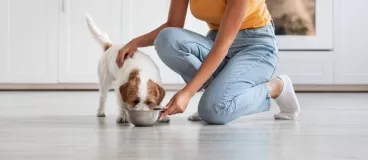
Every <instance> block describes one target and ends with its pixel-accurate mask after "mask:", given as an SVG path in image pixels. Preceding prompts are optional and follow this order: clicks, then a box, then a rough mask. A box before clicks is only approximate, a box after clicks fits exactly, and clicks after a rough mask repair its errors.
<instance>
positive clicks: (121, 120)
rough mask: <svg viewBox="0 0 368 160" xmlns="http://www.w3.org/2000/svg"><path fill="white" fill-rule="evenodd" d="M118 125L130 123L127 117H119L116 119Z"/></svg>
mask: <svg viewBox="0 0 368 160" xmlns="http://www.w3.org/2000/svg"><path fill="white" fill-rule="evenodd" d="M116 123H128V120H127V119H126V118H125V117H122V116H119V117H118V118H117V119H116Z"/></svg>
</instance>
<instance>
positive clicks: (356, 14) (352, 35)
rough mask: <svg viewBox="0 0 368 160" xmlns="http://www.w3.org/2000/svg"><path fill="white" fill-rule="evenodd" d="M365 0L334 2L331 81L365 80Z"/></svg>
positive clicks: (367, 78) (367, 53) (367, 73)
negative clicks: (333, 77) (333, 53)
mask: <svg viewBox="0 0 368 160" xmlns="http://www.w3.org/2000/svg"><path fill="white" fill-rule="evenodd" d="M367 5H368V2H367V1H366V0H355V1H354V3H350V1H345V0H336V2H335V26H336V33H335V39H336V44H337V45H336V47H335V48H336V51H335V54H336V56H335V66H334V67H335V83H336V84H368V65H367V61H368V48H367V46H368V41H367V35H368V29H367V25H368V22H367V21H366V17H367V16H366V15H367V7H366V6H367Z"/></svg>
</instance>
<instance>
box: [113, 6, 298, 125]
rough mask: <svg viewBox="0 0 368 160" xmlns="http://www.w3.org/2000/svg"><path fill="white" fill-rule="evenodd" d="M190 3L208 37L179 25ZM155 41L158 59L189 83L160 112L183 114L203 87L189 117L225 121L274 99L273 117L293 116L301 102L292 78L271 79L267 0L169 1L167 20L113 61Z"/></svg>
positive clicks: (273, 54) (273, 59)
mask: <svg viewBox="0 0 368 160" xmlns="http://www.w3.org/2000/svg"><path fill="white" fill-rule="evenodd" d="M189 3H190V8H191V12H192V14H193V15H194V16H195V17H196V18H198V19H199V20H203V21H205V22H207V24H208V26H209V28H210V31H209V32H208V34H207V36H206V37H203V36H201V35H199V34H197V33H194V32H191V31H188V30H185V29H183V26H184V21H185V16H186V12H187V8H188V4H189ZM151 45H154V46H155V49H156V51H157V53H158V55H159V57H160V58H161V60H162V61H163V62H164V63H165V64H166V65H167V66H168V67H170V68H171V69H172V70H174V71H175V72H176V73H178V74H179V75H181V76H182V77H183V79H184V80H185V82H186V83H187V85H186V86H185V88H184V89H182V90H181V91H179V92H177V93H176V94H175V95H174V96H173V97H172V98H171V100H170V102H169V103H168V104H167V105H166V108H167V110H166V111H165V112H164V113H163V114H162V117H163V116H166V115H173V114H177V113H183V112H184V111H185V109H186V107H187V105H188V102H189V100H190V99H191V97H192V96H193V95H194V94H195V93H196V92H197V91H199V90H202V89H205V92H204V94H203V95H202V98H201V100H200V102H199V105H198V113H195V114H193V115H192V116H191V117H190V118H189V119H190V120H198V119H202V120H204V121H205V122H207V123H209V124H225V123H227V122H230V121H232V120H235V119H237V118H239V117H241V116H245V115H249V114H253V113H257V112H264V111H267V110H269V108H270V99H271V98H274V99H276V102H277V103H278V105H279V107H280V113H278V114H276V115H275V118H276V119H288V120H291V119H295V118H296V117H297V116H298V113H299V104H298V100H297V98H296V96H295V92H294V89H293V86H292V82H291V80H290V79H289V78H288V77H287V76H279V77H278V78H275V79H272V80H270V78H271V76H272V74H273V72H274V70H275V67H276V63H277V59H278V58H277V53H278V49H277V42H276V39H275V33H274V27H273V24H272V22H271V15H270V14H269V12H268V10H267V6H266V4H265V0H190V2H189V0H172V1H171V5H170V11H169V16H168V20H167V22H166V23H164V24H163V25H161V26H160V27H158V28H157V29H155V30H153V31H152V32H150V33H147V34H145V35H143V36H140V37H137V38H135V39H133V40H131V41H130V42H129V43H128V44H126V45H125V46H124V47H123V48H122V49H121V50H120V52H119V56H118V58H117V64H118V65H119V66H121V65H122V64H123V62H124V58H125V57H126V56H128V57H131V56H132V55H133V53H134V52H135V51H136V50H137V48H138V47H146V46H151Z"/></svg>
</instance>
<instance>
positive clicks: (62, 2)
mask: <svg viewBox="0 0 368 160" xmlns="http://www.w3.org/2000/svg"><path fill="white" fill-rule="evenodd" d="M61 12H63V13H64V12H65V0H61Z"/></svg>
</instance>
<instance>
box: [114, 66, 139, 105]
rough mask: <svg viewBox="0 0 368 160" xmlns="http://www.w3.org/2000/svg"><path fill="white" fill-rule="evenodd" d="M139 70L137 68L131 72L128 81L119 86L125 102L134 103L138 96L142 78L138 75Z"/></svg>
mask: <svg viewBox="0 0 368 160" xmlns="http://www.w3.org/2000/svg"><path fill="white" fill-rule="evenodd" d="M138 73H139V70H137V69H135V70H133V71H132V72H131V73H130V74H129V79H128V82H126V83H125V84H123V85H121V86H120V87H119V91H120V94H121V98H122V99H123V101H124V102H125V103H128V104H131V105H134V102H135V101H136V100H137V99H140V98H139V96H138V90H139V84H140V78H139V76H138Z"/></svg>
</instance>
